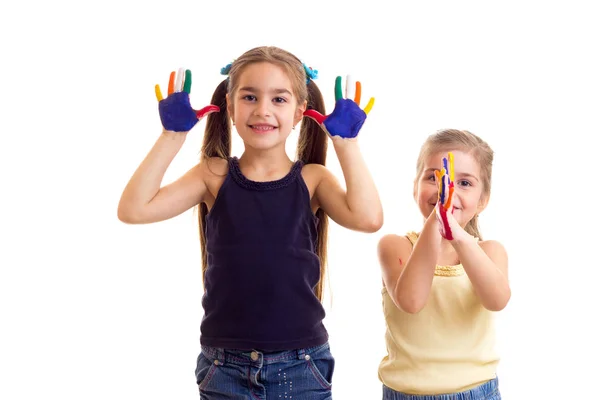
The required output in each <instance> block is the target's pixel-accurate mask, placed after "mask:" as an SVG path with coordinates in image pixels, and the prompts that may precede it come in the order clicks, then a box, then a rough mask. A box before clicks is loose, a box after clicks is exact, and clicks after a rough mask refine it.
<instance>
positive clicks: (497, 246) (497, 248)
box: [479, 240, 507, 257]
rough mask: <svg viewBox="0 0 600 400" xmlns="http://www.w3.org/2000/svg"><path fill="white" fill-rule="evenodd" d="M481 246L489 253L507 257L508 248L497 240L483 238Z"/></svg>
mask: <svg viewBox="0 0 600 400" xmlns="http://www.w3.org/2000/svg"><path fill="white" fill-rule="evenodd" d="M479 247H481V248H482V250H483V251H485V253H486V254H488V255H491V254H496V255H503V256H505V257H506V255H507V252H506V248H505V247H504V245H503V244H502V243H500V242H499V241H497V240H482V241H480V242H479Z"/></svg>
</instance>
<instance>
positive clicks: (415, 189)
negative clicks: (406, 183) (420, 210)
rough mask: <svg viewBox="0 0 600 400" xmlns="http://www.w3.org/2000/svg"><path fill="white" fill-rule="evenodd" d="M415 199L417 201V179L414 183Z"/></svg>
mask: <svg viewBox="0 0 600 400" xmlns="http://www.w3.org/2000/svg"><path fill="white" fill-rule="evenodd" d="M413 199H414V200H415V201H417V179H416V178H415V181H414V183H413Z"/></svg>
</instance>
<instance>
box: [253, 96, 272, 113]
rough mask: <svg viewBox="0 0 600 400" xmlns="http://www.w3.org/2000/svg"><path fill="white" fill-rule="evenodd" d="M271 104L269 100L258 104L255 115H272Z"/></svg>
mask: <svg viewBox="0 0 600 400" xmlns="http://www.w3.org/2000/svg"><path fill="white" fill-rule="evenodd" d="M270 107H271V103H270V102H269V101H268V100H267V99H264V100H260V101H258V102H257V103H256V108H255V109H254V115H256V116H257V117H267V116H269V115H271V111H270V109H269V108H270Z"/></svg>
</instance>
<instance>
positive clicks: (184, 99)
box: [154, 68, 219, 132]
mask: <svg viewBox="0 0 600 400" xmlns="http://www.w3.org/2000/svg"><path fill="white" fill-rule="evenodd" d="M184 74H185V76H184ZM191 89H192V71H190V70H189V69H187V70H185V73H184V71H183V68H180V69H179V72H178V74H177V76H176V75H175V71H173V72H171V76H170V77H169V88H168V93H167V98H166V99H163V96H162V93H161V91H160V86H159V85H156V86H155V87H154V90H155V92H156V99H157V100H158V113H159V114H160V120H161V122H162V125H163V127H164V128H165V130H167V131H174V132H187V131H189V130H191V129H192V128H193V127H194V125H196V124H197V123H198V121H200V120H201V119H202V118H204V117H205V116H207V115H208V114H210V113H213V112H218V111H219V107H218V106H215V105H212V104H211V105H208V106H206V107H203V108H201V109H200V110H194V109H193V108H192V106H191V104H190V91H191Z"/></svg>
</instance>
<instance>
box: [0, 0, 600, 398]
mask: <svg viewBox="0 0 600 400" xmlns="http://www.w3.org/2000/svg"><path fill="white" fill-rule="evenodd" d="M591 3H592V2H590V3H589V5H586V4H584V3H583V2H577V1H569V2H566V1H565V2H562V3H558V2H543V3H542V2H540V3H537V4H534V3H532V2H525V1H521V2H508V1H504V2H494V3H492V2H484V1H478V2H475V1H473V2H469V3H466V2H440V3H433V2H418V4H417V2H396V3H394V8H395V11H393V10H392V9H391V8H390V7H391V5H385V4H384V3H383V2H381V1H374V0H371V1H367V2H364V1H363V2H352V1H336V2H328V1H318V2H313V1H304V2H295V3H292V2H284V1H273V2H270V1H248V2H239V4H235V3H234V2H231V1H229V2H220V1H214V2H210V3H209V2H205V1H184V0H174V1H169V2H166V1H165V2H161V3H160V4H159V3H157V2H150V1H148V2H141V1H140V2H134V1H129V0H120V1H116V0H105V1H102V2H95V3H92V2H74V1H72V2H67V1H47V2H42V1H30V2H3V4H2V6H0V16H1V17H0V19H1V23H0V38H1V39H0V46H1V48H0V50H1V51H0V58H1V60H2V61H1V62H0V69H1V77H2V83H1V87H2V95H1V97H0V102H1V103H0V104H1V108H0V122H1V124H0V129H1V133H0V136H1V138H2V139H1V144H0V171H1V177H2V186H1V188H0V190H1V194H2V196H0V205H1V207H0V213H1V220H0V229H1V235H2V240H1V241H0V249H1V251H0V267H1V275H0V398H1V399H5V400H21V399H39V398H48V399H63V400H75V399H77V400H80V399H88V400H92V399H103V400H104V399H111V400H120V399H127V400H131V399H196V398H198V396H197V387H196V385H195V384H194V368H195V361H196V356H197V354H198V351H199V341H198V339H199V324H200V320H201V316H202V308H201V305H200V299H201V295H202V289H201V285H200V253H199V242H198V235H197V225H196V221H195V215H194V213H193V212H192V211H189V212H186V213H185V214H183V215H181V216H179V217H177V218H174V219H172V220H170V221H166V222H162V223H158V224H154V225H145V226H129V225H125V224H123V223H121V222H119V221H118V219H117V216H116V210H117V204H118V200H119V197H120V194H121V191H122V190H123V188H124V186H125V184H126V183H127V181H128V179H129V177H130V176H131V174H132V173H133V171H134V169H135V168H136V167H137V165H138V164H139V163H140V162H141V160H142V159H143V157H144V156H145V155H146V153H147V152H148V151H149V149H150V147H151V146H152V145H153V143H154V141H155V140H156V139H157V137H158V135H159V133H160V121H159V118H158V113H157V104H156V99H155V97H154V84H156V83H160V84H161V86H162V87H163V88H166V85H167V82H168V75H169V73H170V71H171V70H174V69H177V68H178V67H180V66H183V67H186V68H190V69H191V70H192V71H193V75H194V84H193V86H192V96H191V99H192V104H193V105H194V106H195V107H196V108H200V107H202V106H204V105H206V104H207V103H208V101H209V100H210V97H211V95H212V91H213V90H214V88H215V86H216V85H217V83H218V82H219V81H220V80H221V79H222V76H220V75H219V70H220V68H221V67H222V66H224V65H225V64H227V63H228V62H230V61H231V60H232V59H233V58H235V57H237V56H239V55H240V54H241V53H243V52H244V51H246V50H248V49H250V48H252V47H255V46H259V45H277V46H280V47H283V48H285V49H287V50H289V51H291V52H293V53H295V54H296V55H297V56H298V57H300V58H301V59H302V60H304V61H305V62H306V63H307V64H308V65H311V66H313V67H314V68H315V69H317V70H319V78H318V80H317V83H318V84H319V86H320V87H321V89H322V91H323V93H324V94H325V97H326V99H327V108H328V110H332V109H333V100H334V96H333V87H334V79H335V76H337V75H346V74H352V75H353V76H354V77H355V78H356V79H360V80H361V81H362V83H363V99H364V101H366V99H367V97H369V96H375V97H376V104H375V106H374V108H373V110H372V112H371V113H370V114H369V117H368V119H367V122H366V124H365V125H364V127H363V129H362V132H361V136H360V143H361V146H362V150H363V152H364V156H365V158H366V160H367V163H368V165H369V167H370V170H371V172H372V173H373V175H374V177H375V179H376V183H377V185H378V187H379V190H380V194H381V196H382V200H383V204H384V210H385V225H384V227H383V228H382V229H381V230H380V231H379V232H377V233H375V234H371V235H367V234H362V233H356V232H351V231H346V230H343V229H340V228H339V227H338V226H337V225H335V224H332V228H331V230H330V290H329V291H328V294H330V295H331V294H332V296H328V299H327V301H326V303H325V306H326V308H327V312H328V316H327V319H326V321H325V323H326V326H327V328H328V330H329V332H330V334H331V347H332V351H333V354H334V356H335V357H336V361H337V365H336V370H335V375H334V398H336V399H350V398H351V399H355V398H360V399H377V398H381V386H380V383H379V381H378V379H377V367H378V364H379V361H380V360H381V358H382V357H383V356H384V355H385V348H384V340H383V334H384V323H383V317H382V312H381V294H380V289H381V277H380V272H379V266H378V263H377V258H376V245H377V241H378V240H379V238H380V237H381V236H382V235H383V234H386V233H390V232H395V233H404V232H406V231H407V230H411V229H417V230H418V229H420V224H421V217H420V215H419V212H418V209H417V207H416V205H415V204H414V201H413V199H412V180H413V178H414V173H415V161H416V157H417V154H418V151H419V146H420V145H421V143H422V142H423V140H424V139H425V137H426V136H427V135H428V134H430V133H433V132H434V131H436V130H437V129H440V128H449V127H451V128H459V129H468V130H471V131H472V132H474V133H476V134H478V135H480V136H482V137H483V138H484V139H486V140H487V141H488V142H489V144H490V145H491V146H492V148H493V149H494V150H495V152H496V160H495V165H494V178H493V188H492V198H491V203H490V205H489V207H488V209H487V210H486V212H485V213H484V214H483V215H482V218H481V226H482V232H483V234H484V237H485V238H490V239H497V240H500V241H501V242H502V243H504V244H505V246H506V247H507V249H508V252H509V256H510V280H511V285H512V289H513V297H512V299H511V302H510V304H509V306H508V307H507V308H506V309H505V310H503V311H502V312H501V313H500V314H499V315H498V317H499V318H498V347H499V350H500V353H501V356H502V361H501V365H500V369H499V375H500V382H501V387H502V392H503V398H505V399H509V400H521V399H542V398H565V399H566V398H577V396H581V398H599V399H600V394H598V391H597V385H596V380H597V376H598V372H599V371H600V368H599V366H598V356H600V352H599V350H598V343H599V341H598V337H599V333H600V332H599V329H598V328H596V327H594V326H593V324H594V325H595V324H597V320H598V314H599V312H598V305H599V301H598V297H597V282H598V278H599V277H600V274H599V272H598V267H600V265H599V262H598V258H597V256H596V255H597V251H595V250H596V248H597V247H594V246H597V239H598V233H597V227H598V224H599V221H598V217H597V207H598V204H597V202H598V198H597V195H598V185H599V179H598V172H597V170H598V165H599V164H598V163H597V162H596V159H595V158H594V157H595V156H596V155H597V154H598V152H597V150H596V147H594V146H593V145H592V143H593V141H597V140H598V133H599V119H598V115H599V111H600V100H599V99H600V78H599V77H600V62H599V61H598V56H597V55H598V50H599V43H598V41H599V40H598V38H600V25H599V24H598V17H599V15H598V12H596V11H594V10H593V8H592V6H591ZM390 4H392V3H390ZM203 129H204V124H203V123H202V124H200V125H199V126H198V127H196V128H195V129H194V130H193V131H192V133H190V136H189V139H188V141H187V142H186V144H185V146H184V148H183V149H182V151H181V152H180V154H179V155H178V156H177V158H176V159H175V161H174V162H173V164H172V166H171V168H170V169H169V171H168V173H167V175H166V177H165V183H167V182H170V181H172V180H174V179H176V178H177V177H178V176H180V175H181V174H182V173H184V172H185V171H187V169H189V168H190V167H191V166H192V165H194V163H196V162H197V160H198V152H199V149H200V144H201V137H202V132H203ZM291 140H295V137H293V136H292V139H291ZM294 145H295V144H294V143H293V142H290V152H293V149H294ZM240 152H241V144H240V143H239V139H238V138H237V137H236V139H235V142H234V154H235V155H240V154H241V153H240ZM328 165H329V167H330V168H331V170H332V171H334V173H336V175H337V176H338V177H339V178H340V179H342V174H341V170H340V168H339V164H338V162H337V159H336V157H335V153H334V152H333V151H331V152H330V154H329V159H328ZM594 396H595V397H594Z"/></svg>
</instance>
